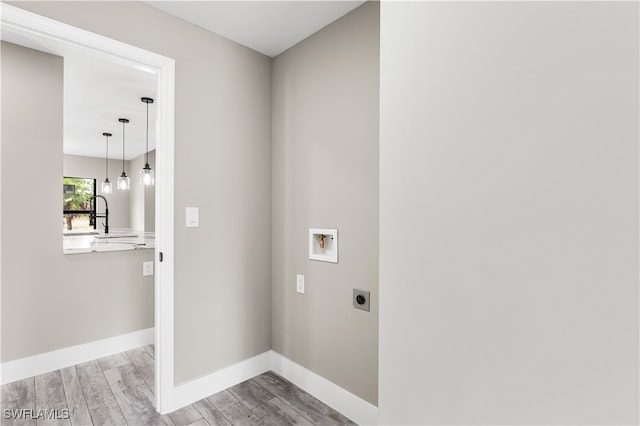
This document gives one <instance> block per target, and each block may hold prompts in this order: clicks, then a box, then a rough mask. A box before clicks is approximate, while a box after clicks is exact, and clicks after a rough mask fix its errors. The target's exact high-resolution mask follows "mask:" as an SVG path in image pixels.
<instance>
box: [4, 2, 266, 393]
mask: <svg viewBox="0 0 640 426" xmlns="http://www.w3.org/2000/svg"><path fill="white" fill-rule="evenodd" d="M11 4H13V5H15V6H17V7H21V8H24V9H28V10H31V11H33V12H36V13H39V14H41V15H45V16H48V17H50V18H53V19H56V20H59V21H62V22H65V23H68V24H71V25H75V26H77V27H80V28H84V29H87V30H90V31H93V32H96V33H99V34H102V35H105V36H107V37H111V38H114V39H117V40H120V41H123V42H125V43H129V44H132V45H134V46H138V47H141V48H144V49H147V50H150V51H153V52H156V53H159V54H162V55H165V56H168V57H171V58H174V59H175V61H176V92H175V93H176V104H175V111H176V113H175V380H176V383H180V382H184V381H186V380H189V379H193V378H197V377H200V376H204V375H206V374H208V373H211V372H212V371H215V370H218V369H220V368H223V367H226V366H229V365H232V364H234V363H236V362H238V361H240V360H243V359H246V358H249V357H251V356H253V355H256V354H259V353H262V352H264V351H266V350H268V349H270V348H271V304H270V303H269V300H270V299H271V60H270V59H269V58H267V57H265V56H263V55H260V54H258V53H256V52H255V51H252V50H250V49H248V48H245V47H242V46H240V45H238V44H236V43H233V42H231V41H229V40H227V39H224V38H222V37H220V36H217V35H215V34H212V33H210V32H208V31H205V30H204V29H202V28H200V27H197V26H195V25H192V24H189V23H187V22H185V21H183V20H181V19H178V18H175V17H173V16H171V15H168V14H166V13H164V12H160V11H159V10H157V9H155V8H153V7H150V6H148V5H146V4H144V3H141V2H55V1H53V2H12V3H11ZM156 172H157V173H161V171H159V170H158V171H156ZM3 198H4V195H3ZM187 206H199V207H200V228H189V229H186V228H185V226H184V225H185V213H184V209H185V207H187ZM3 238H4V236H3Z"/></svg>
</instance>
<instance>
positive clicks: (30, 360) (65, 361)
mask: <svg viewBox="0 0 640 426" xmlns="http://www.w3.org/2000/svg"><path fill="white" fill-rule="evenodd" d="M153 340H154V331H153V328H147V329H145V330H139V331H134V332H132V333H128V334H122V335H120V336H115V337H109V338H107V339H102V340H97V341H95V342H91V343H85V344H82V345H77V346H70V347H68V348H64V349H58V350H56V351H52V352H46V353H43V354H39V355H34V356H30V357H27V358H21V359H17V360H15V361H9V362H5V363H3V364H2V377H1V378H0V383H2V384H3V385H4V384H6V383H11V382H15V381H16V380H22V379H26V378H28V377H33V376H37V375H39V374H43V373H48V372H50V371H55V370H59V369H61V368H66V367H71V366H72V365H76V364H81V363H83V362H87V361H92V360H94V359H98V358H102V357H105V356H109V355H113V354H117V353H120V352H124V351H128V350H131V349H135V348H139V347H140V346H145V345H150V344H152V343H153Z"/></svg>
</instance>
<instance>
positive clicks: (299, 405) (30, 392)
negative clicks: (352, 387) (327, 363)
mask: <svg viewBox="0 0 640 426" xmlns="http://www.w3.org/2000/svg"><path fill="white" fill-rule="evenodd" d="M154 356H155V354H154V348H153V345H150V346H145V347H143V348H137V349H133V350H131V351H127V352H123V353H119V354H116V355H113V356H110V357H106V358H101V359H99V360H96V361H90V362H86V363H84V364H79V365H75V366H73V367H68V368H65V369H62V370H57V371H53V372H51V373H46V374H42V375H40V376H36V377H31V378H29V379H24V380H20V381H17V382H13V383H8V384H6V385H3V386H2V413H0V416H1V424H2V425H38V426H39V425H74V426H75V425H118V426H120V425H129V426H134V425H176V426H183V425H184V426H186V425H192V426H206V425H274V426H275V425H277V426H280V425H298V424H304V425H354V424H355V423H353V422H352V421H351V420H349V419H348V418H346V417H345V416H343V415H342V414H340V413H338V412H337V411H335V410H333V409H332V408H331V407H329V406H327V405H326V404H324V403H322V402H320V401H319V400H317V399H316V398H314V397H312V396H311V395H309V394H308V393H306V392H304V391H303V390H302V389H300V388H298V387H297V386H295V385H293V384H292V383H290V382H288V381H287V380H285V379H284V378H282V377H280V376H279V375H277V374H276V373H273V372H271V371H270V372H267V373H264V374H261V375H260V376H257V377H254V378H253V379H251V380H247V381H246V382H243V383H240V384H238V385H236V386H234V387H232V388H229V389H227V390H225V391H222V392H220V393H217V394H215V395H211V396H209V397H207V398H205V399H202V400H200V401H198V402H196V403H194V404H192V405H189V406H187V407H184V408H181V409H180V410H177V411H174V412H173V413H170V414H165V415H163V416H161V415H159V414H158V413H157V412H156V410H155V408H154V399H155V398H154V389H155V383H154V362H155V361H154ZM15 410H17V411H15ZM39 410H42V412H41V411H39ZM66 412H68V415H66V414H65V413H66ZM17 414H22V415H21V416H17V417H22V418H18V419H16V418H14V417H16V415H17ZM39 414H44V415H42V416H40V418H37V417H38V415H39ZM47 415H48V416H49V417H54V419H47V418H44V417H47ZM28 417H31V418H28ZM55 417H58V419H55ZM62 417H68V418H62Z"/></svg>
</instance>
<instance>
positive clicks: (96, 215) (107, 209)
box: [91, 195, 109, 234]
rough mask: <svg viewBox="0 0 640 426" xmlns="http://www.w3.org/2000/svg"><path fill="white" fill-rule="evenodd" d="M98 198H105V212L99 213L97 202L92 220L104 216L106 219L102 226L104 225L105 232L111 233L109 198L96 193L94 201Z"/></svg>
mask: <svg viewBox="0 0 640 426" xmlns="http://www.w3.org/2000/svg"><path fill="white" fill-rule="evenodd" d="M96 198H102V199H103V200H104V214H98V213H97V211H98V208H97V204H96V209H95V213H93V212H92V213H91V221H92V222H93V221H95V220H96V218H98V217H104V219H105V223H103V224H102V226H104V233H105V234H108V233H109V203H107V199H106V198H105V197H103V196H102V195H94V196H93V197H92V201H93V200H94V199H96ZM96 202H97V200H96Z"/></svg>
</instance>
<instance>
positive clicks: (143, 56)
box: [0, 2, 175, 414]
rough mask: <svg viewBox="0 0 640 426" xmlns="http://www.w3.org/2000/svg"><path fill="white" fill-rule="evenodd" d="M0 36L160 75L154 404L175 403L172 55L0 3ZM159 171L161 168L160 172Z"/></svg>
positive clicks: (165, 405) (163, 406)
mask: <svg viewBox="0 0 640 426" xmlns="http://www.w3.org/2000/svg"><path fill="white" fill-rule="evenodd" d="M0 12H1V13H0V14H1V22H0V24H1V28H2V39H3V40H7V41H13V42H14V43H16V44H20V45H28V44H29V43H33V44H35V45H43V46H50V45H52V44H55V43H57V44H58V45H60V46H64V48H65V49H72V50H75V51H77V52H82V53H83V54H86V55H89V56H93V57H99V58H102V59H106V60H109V61H112V62H116V63H119V64H123V65H127V66H130V67H134V68H137V69H142V70H145V71H147V72H151V73H155V74H156V75H157V76H158V94H157V99H156V102H157V116H156V120H157V121H156V126H157V127H156V129H157V137H156V168H157V169H158V170H157V173H156V234H157V236H156V251H157V252H162V253H163V255H164V259H165V260H164V261H163V262H162V263H158V262H156V265H155V266H156V275H155V329H156V339H155V340H156V407H158V411H159V412H160V413H163V414H164V413H167V412H168V411H167V409H166V408H165V407H171V406H175V404H174V403H173V402H172V398H173V391H174V388H173V385H174V383H173V363H174V359H173V345H174V341H173V314H174V312H173V285H174V283H173V271H174V269H173V258H174V256H173V248H174V247H173V242H174V240H173V191H174V188H173V176H174V160H173V153H174V108H175V106H174V102H175V61H174V60H173V59H171V58H167V57H165V56H162V55H159V54H156V53H153V52H150V51H148V50H144V49H141V48H138V47H135V46H132V45H129V44H126V43H122V42H120V41H117V40H113V39H110V38H108V37H104V36H101V35H99V34H96V33H92V32H90V31H85V30H82V29H80V28H76V27H74V26H71V25H67V24H64V23H62V22H58V21H55V20H53V19H50V18H47V17H44V16H40V15H37V14H35V13H32V12H28V11H26V10H24V9H20V8H19V7H15V6H11V5H8V4H6V3H4V2H3V3H0ZM158 172H160V173H158Z"/></svg>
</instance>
